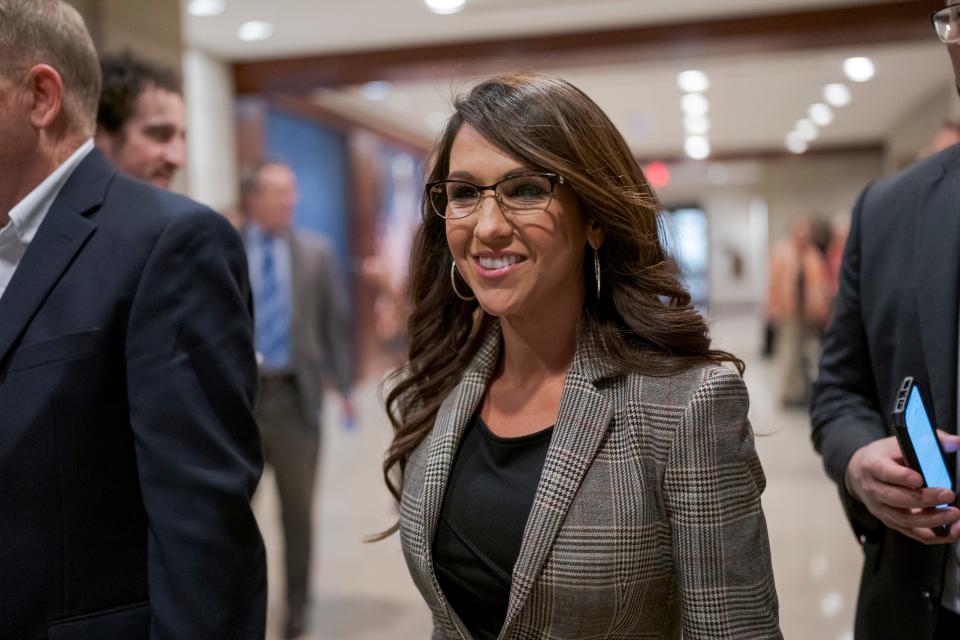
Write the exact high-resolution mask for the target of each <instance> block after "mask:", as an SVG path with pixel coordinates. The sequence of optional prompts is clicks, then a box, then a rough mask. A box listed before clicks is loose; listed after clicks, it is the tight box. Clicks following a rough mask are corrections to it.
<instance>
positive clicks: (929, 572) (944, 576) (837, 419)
mask: <svg viewBox="0 0 960 640" xmlns="http://www.w3.org/2000/svg"><path fill="white" fill-rule="evenodd" d="M958 14H960V3H957V4H954V5H952V6H947V7H946V8H945V9H943V10H942V11H940V12H938V13H937V14H935V16H934V25H935V26H937V27H938V28H937V32H938V35H939V36H940V38H941V40H942V41H943V42H945V43H946V44H947V49H948V50H949V53H950V57H951V58H952V60H953V66H954V72H955V74H956V76H957V78H958V79H960V38H958V35H960V34H958V33H957V29H956V25H957V21H958ZM958 294H960V147H957V146H953V147H950V148H948V149H946V150H945V151H942V152H941V153H939V154H937V155H935V156H932V157H930V158H928V159H927V160H924V161H923V162H921V163H919V164H916V165H914V166H912V167H909V168H907V169H906V170H904V171H903V172H901V173H899V174H897V175H895V176H893V177H890V178H887V179H884V180H880V181H878V182H876V183H874V184H872V185H871V186H869V187H868V188H867V189H866V190H865V191H864V192H863V194H862V195H861V196H860V199H859V201H858V203H857V206H856V209H855V210H854V214H853V220H852V225H851V229H850V235H849V238H848V240H847V246H846V250H845V252H844V257H843V266H842V268H841V274H840V290H839V293H838V296H837V301H836V307H835V310H834V319H833V322H832V324H831V326H830V329H829V330H828V332H827V335H826V338H825V340H824V350H823V356H822V359H821V364H820V377H819V379H818V380H817V382H816V384H815V385H814V395H813V401H812V403H811V418H812V422H813V440H814V444H815V445H816V447H817V450H818V451H819V452H820V454H821V455H822V456H823V461H824V465H825V466H826V468H827V472H828V473H829V474H830V477H831V478H832V479H833V480H834V482H836V483H837V486H838V488H839V490H840V495H841V499H842V502H843V505H844V508H845V510H846V513H847V518H848V519H849V521H850V523H851V525H852V526H853V529H854V531H855V532H856V534H857V536H858V538H859V540H860V543H861V544H862V545H863V550H864V566H863V577H862V579H861V583H860V597H859V602H858V606H857V617H856V638H858V639H868V640H884V639H890V640H895V639H896V640H900V639H902V638H911V639H916V640H932V639H937V640H941V639H943V640H946V639H950V640H956V639H957V638H960V615H958V614H960V555H958V553H960V547H958V545H957V540H958V539H960V510H958V509H957V508H956V507H955V506H951V507H950V508H947V509H943V510H939V509H936V508H935V507H936V506H937V505H939V504H946V503H953V502H954V499H955V493H954V492H952V491H941V490H937V489H929V488H927V489H921V488H920V487H921V485H922V478H921V476H920V474H918V473H916V472H915V471H912V470H911V469H909V468H908V467H906V466H904V464H903V460H902V456H901V451H900V447H899V446H898V444H897V441H896V439H895V437H894V436H893V435H892V434H893V428H892V425H891V413H892V411H893V406H894V401H895V398H896V394H897V390H898V389H899V387H900V383H901V381H902V380H903V378H904V377H906V376H913V377H914V379H915V380H916V382H917V383H918V385H919V387H920V389H921V393H922V395H923V401H924V404H925V405H926V408H927V411H928V413H929V414H930V417H931V420H932V422H933V423H934V425H936V426H937V427H939V428H940V429H941V430H943V431H944V432H947V433H949V434H953V433H956V432H957V417H958V414H957V383H958V381H957V360H958V353H960V346H958V341H957V334H958V322H960V316H958V307H960V295H958ZM941 442H942V443H943V445H944V449H945V450H946V451H948V452H955V451H956V450H957V449H958V448H960V438H958V437H957V436H955V435H946V434H944V435H942V436H941ZM954 458H955V456H954V455H951V456H950V460H949V461H948V465H949V467H950V468H951V469H956V462H955V460H954ZM954 486H956V485H955V481H954ZM938 525H947V526H949V527H950V532H949V535H946V536H936V535H934V533H933V532H932V531H931V530H930V528H931V527H935V526H938Z"/></svg>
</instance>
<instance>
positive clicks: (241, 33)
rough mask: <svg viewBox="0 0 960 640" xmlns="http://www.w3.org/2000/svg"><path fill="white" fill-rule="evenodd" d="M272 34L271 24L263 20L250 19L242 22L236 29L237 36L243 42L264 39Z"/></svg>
mask: <svg viewBox="0 0 960 640" xmlns="http://www.w3.org/2000/svg"><path fill="white" fill-rule="evenodd" d="M272 35H273V25H272V24H270V23H269V22H264V21H263V20H251V21H250V22H244V23H243V24H242V25H240V28H239V29H238V30H237V37H239V38H240V39H241V40H243V41H244V42H256V41H258V40H266V39H267V38H269V37H270V36H272Z"/></svg>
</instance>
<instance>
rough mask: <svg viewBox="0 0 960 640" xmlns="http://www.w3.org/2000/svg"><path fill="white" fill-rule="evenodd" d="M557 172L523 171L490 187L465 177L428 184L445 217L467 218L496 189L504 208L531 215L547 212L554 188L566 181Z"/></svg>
mask: <svg viewBox="0 0 960 640" xmlns="http://www.w3.org/2000/svg"><path fill="white" fill-rule="evenodd" d="M563 182H564V181H563V176H559V175H557V174H555V173H523V174H520V175H513V176H510V177H509V178H504V179H503V180H501V181H500V182H496V183H494V184H491V185H489V186H486V187H481V186H480V185H476V184H473V183H472V182H466V181H464V180H437V181H435V182H430V183H428V184H427V186H426V191H427V197H429V198H430V204H431V205H432V206H433V210H434V212H436V214H437V215H438V216H440V217H441V218H446V219H448V220H451V219H452V220H456V219H458V218H466V217H467V216H469V215H470V214H471V213H473V212H474V211H476V210H477V209H479V208H480V203H481V202H483V192H484V191H493V193H494V195H495V196H496V198H497V202H498V203H500V208H501V209H503V211H505V212H507V213H511V214H515V215H528V214H533V213H539V212H540V211H544V210H545V209H546V208H547V207H549V206H550V202H551V200H552V199H553V189H554V187H556V186H557V184H563Z"/></svg>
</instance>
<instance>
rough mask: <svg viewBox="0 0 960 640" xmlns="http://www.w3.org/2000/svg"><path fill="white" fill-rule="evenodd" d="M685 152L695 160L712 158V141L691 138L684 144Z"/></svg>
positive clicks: (695, 137)
mask: <svg viewBox="0 0 960 640" xmlns="http://www.w3.org/2000/svg"><path fill="white" fill-rule="evenodd" d="M683 150H684V151H685V152H686V153H687V155H688V156H690V157H691V158H693V159H694V160H703V159H705V158H709V157H710V141H709V140H707V139H706V138H704V137H703V136H690V137H689V138H687V140H686V142H684V144H683Z"/></svg>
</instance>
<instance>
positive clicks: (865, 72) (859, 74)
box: [843, 57, 877, 82]
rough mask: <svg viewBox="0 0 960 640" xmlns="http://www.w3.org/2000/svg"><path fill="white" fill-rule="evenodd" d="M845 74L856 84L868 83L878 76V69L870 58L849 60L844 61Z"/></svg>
mask: <svg viewBox="0 0 960 640" xmlns="http://www.w3.org/2000/svg"><path fill="white" fill-rule="evenodd" d="M843 72H844V73H845V74H847V77H848V78H850V79H851V80H853V81H854V82H866V81H867V80H870V79H871V78H873V76H874V75H875V74H876V72H877V70H876V67H874V66H873V61H872V60H871V59H870V58H863V57H858V58H847V59H846V60H844V61H843Z"/></svg>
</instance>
